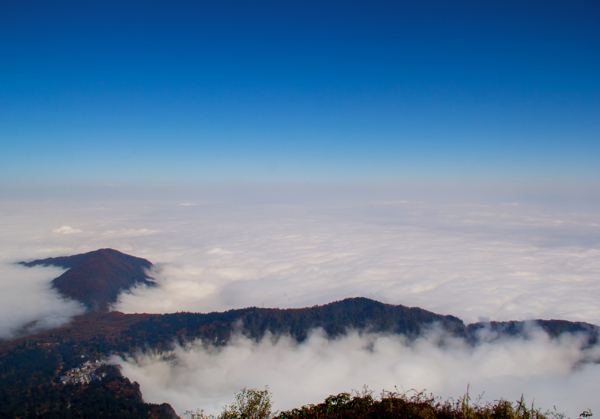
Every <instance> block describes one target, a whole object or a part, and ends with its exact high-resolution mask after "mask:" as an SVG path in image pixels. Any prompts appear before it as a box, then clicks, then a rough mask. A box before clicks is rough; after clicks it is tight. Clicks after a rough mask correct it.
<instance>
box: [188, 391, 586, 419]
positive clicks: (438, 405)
mask: <svg viewBox="0 0 600 419" xmlns="http://www.w3.org/2000/svg"><path fill="white" fill-rule="evenodd" d="M591 416H592V412H591V411H590V410H586V411H584V412H583V413H581V415H580V416H579V419H586V418H589V417H591ZM186 417H188V418H190V419H271V418H272V419H333V418H336V419H366V418H369V419H388V418H389V419H392V418H394V419H397V418H402V419H566V418H565V416H564V414H561V413H557V412H551V411H546V412H543V411H542V410H541V409H539V408H536V407H535V406H534V405H533V403H532V404H531V406H528V405H527V404H526V402H525V399H524V397H521V399H520V400H518V401H516V402H515V403H511V402H509V401H507V400H503V399H500V400H497V401H495V402H493V403H486V404H483V405H480V404H478V403H471V397H470V396H469V393H468V392H467V394H466V395H465V396H463V397H461V398H459V399H458V400H452V399H450V400H447V401H444V402H442V401H440V400H439V399H437V398H435V397H433V396H431V395H429V396H428V395H426V394H425V393H424V392H420V393H418V392H415V391H412V392H404V393H400V392H398V391H395V392H387V391H386V392H383V393H382V394H381V396H380V397H378V398H374V397H373V396H372V392H370V391H367V390H366V389H365V390H363V391H362V392H361V393H357V394H355V395H354V396H351V395H350V394H349V393H340V394H338V395H337V396H329V397H328V398H327V399H325V401H324V402H323V403H321V404H318V405H313V404H309V405H306V406H302V407H301V408H297V409H293V410H289V411H284V412H279V413H277V414H273V413H272V412H271V394H270V392H269V390H268V388H265V390H262V391H260V390H254V389H246V388H244V389H243V390H242V391H241V392H240V393H238V394H236V401H235V402H234V403H232V404H231V405H229V406H225V407H224V410H223V412H221V414H220V415H218V416H214V415H205V414H204V413H203V412H202V411H199V412H197V413H192V412H187V413H186Z"/></svg>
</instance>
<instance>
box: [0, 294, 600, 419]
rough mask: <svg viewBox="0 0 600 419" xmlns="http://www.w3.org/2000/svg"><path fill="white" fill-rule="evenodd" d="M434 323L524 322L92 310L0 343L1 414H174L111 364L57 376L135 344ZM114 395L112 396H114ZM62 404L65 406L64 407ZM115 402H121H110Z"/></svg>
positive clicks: (566, 326) (469, 335)
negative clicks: (105, 370) (94, 376)
mask: <svg viewBox="0 0 600 419" xmlns="http://www.w3.org/2000/svg"><path fill="white" fill-rule="evenodd" d="M530 323H535V324H538V325H539V326H540V327H542V328H543V329H545V330H546V331H547V332H548V333H549V334H550V335H551V336H558V335H560V334H561V333H563V332H580V333H586V334H587V335H588V336H589V338H588V341H589V342H590V343H591V342H596V341H597V337H598V328H597V327H596V326H594V325H590V324H587V323H572V322H566V321H561V320H548V321H543V320H540V321H534V322H530ZM434 324H437V325H440V326H441V327H444V328H445V329H446V330H448V331H449V332H450V333H452V334H454V335H456V336H461V337H464V338H466V339H467V340H468V341H474V340H475V334H476V333H477V332H478V331H481V329H483V328H484V327H487V328H488V329H489V330H491V331H493V332H495V333H497V334H499V335H502V334H504V335H517V334H520V333H524V330H525V329H526V328H527V327H526V325H525V323H523V322H491V323H485V324H484V323H475V324H471V325H468V326H465V325H464V323H463V322H462V321H461V320H460V319H458V318H456V317H453V316H444V315H439V314H435V313H432V312H430V311H427V310H423V309H420V308H409V307H405V306H402V305H390V304H383V303H380V302H378V301H373V300H369V299H366V298H349V299H346V300H343V301H336V302H333V303H330V304H325V305H320V306H314V307H308V308H299V309H274V308H256V307H250V308H243V309H236V310H229V311H225V312H214V313H172V314H123V313H119V312H98V311H96V312H93V311H92V312H89V313H87V314H85V315H82V316H79V317H77V318H75V320H74V321H73V322H72V323H70V324H67V325H65V326H62V327H60V328H57V329H53V330H48V331H46V332H42V333H38V334H36V335H32V336H27V337H22V338H19V339H15V340H12V341H8V342H3V343H0V377H1V380H2V385H1V386H0V418H16V417H29V416H32V415H33V416H36V417H38V416H39V417H47V418H51V417H103V416H89V415H87V414H84V412H89V411H92V410H94V409H101V410H100V411H102V412H105V413H103V415H106V416H105V417H115V418H117V417H127V418H138V417H139V418H142V417H144V418H150V417H152V418H159V417H160V418H169V417H172V410H171V409H170V406H168V405H163V406H155V405H150V404H146V403H144V402H143V400H142V396H141V393H140V392H139V386H138V385H137V383H131V382H130V381H129V380H128V379H126V378H124V377H122V376H121V375H120V373H119V371H118V370H116V369H114V368H113V369H111V370H110V371H109V372H110V374H107V377H106V378H105V379H103V380H101V381H93V382H91V383H88V384H86V385H79V386H75V385H63V384H61V383H60V382H59V379H60V376H61V375H63V374H64V373H65V371H67V370H69V369H71V368H75V367H77V366H78V365H81V364H82V362H84V361H85V360H96V359H103V358H105V357H107V356H108V355H109V354H111V353H116V354H119V353H127V352H132V351H134V350H136V349H139V348H142V349H144V348H154V349H156V350H168V349H170V348H171V347H172V345H173V343H175V342H177V343H185V342H189V341H190V340H193V339H202V340H204V341H205V342H207V343H210V344H214V345H217V346H219V345H224V344H225V343H226V342H227V341H228V339H229V338H230V337H231V335H232V334H233V333H235V332H236V331H237V332H239V333H243V334H245V335H246V336H249V337H251V338H254V339H259V338H260V337H262V336H263V335H264V333H266V332H267V331H268V332H271V333H273V334H276V335H277V334H288V335H290V336H292V337H294V338H296V339H297V340H299V341H302V340H303V339H305V338H306V337H307V336H308V333H309V331H310V330H311V329H314V328H317V327H320V328H322V329H323V330H324V331H325V333H326V334H327V335H328V336H331V337H334V336H337V335H341V334H343V333H345V332H346V331H347V330H348V329H358V330H367V331H372V332H385V333H401V334H405V335H407V336H409V337H410V336H413V337H416V336H418V335H419V333H421V332H422V331H423V330H424V329H426V328H428V327H430V326H432V325H434ZM100 389H101V390H100ZM96 390H98V391H96ZM113 397H114V398H116V399H118V400H116V401H114V403H113V401H111V400H112V399H111V398H113ZM115 403H116V404H115ZM66 406H70V407H69V408H68V409H67V407H66ZM114 406H120V407H119V408H118V409H113V407H114ZM65 409H67V410H65ZM102 409H104V410H102ZM74 412H79V413H74Z"/></svg>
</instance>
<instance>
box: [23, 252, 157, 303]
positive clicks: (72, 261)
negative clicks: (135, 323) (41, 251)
mask: <svg viewBox="0 0 600 419" xmlns="http://www.w3.org/2000/svg"><path fill="white" fill-rule="evenodd" d="M20 264H21V265H24V266H27V267H32V266H39V265H42V266H50V265H51V266H58V267H61V268H67V269H68V271H67V272H65V273H64V274H62V275H61V276H59V277H58V278H55V279H54V280H52V287H53V288H56V289H57V290H58V291H59V292H60V293H61V294H62V295H63V296H65V297H68V298H71V299H74V300H77V301H81V302H82V303H84V304H85V305H86V306H88V308H90V309H92V310H95V311H107V310H108V306H109V304H111V303H114V302H116V301H117V297H118V295H119V294H120V293H121V292H123V291H126V290H129V289H131V288H132V287H133V286H135V285H137V284H146V285H150V286H153V285H154V282H152V281H149V279H152V278H151V277H149V276H148V275H147V274H146V271H147V270H148V269H150V268H151V267H152V266H153V265H152V263H151V262H150V261H148V260H146V259H142V258H137V257H135V256H129V255H126V254H124V253H121V252H119V251H117V250H114V249H100V250H95V251H93V252H89V253H83V254H80V255H74V256H62V257H56V258H48V259H38V260H34V261H33V262H20Z"/></svg>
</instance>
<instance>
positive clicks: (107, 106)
mask: <svg viewBox="0 0 600 419" xmlns="http://www.w3.org/2000/svg"><path fill="white" fill-rule="evenodd" d="M599 162H600V2H598V1H597V0H590V1H560V2H557V1H528V0H519V1H506V0H502V1H499V0H498V1H492V0H490V1H481V0H477V1H448V0H443V1H428V0H419V1H417V0H414V1H348V0H345V1H327V0H321V1H305V0H303V1H281V0H278V1H229V0H219V1H171V2H158V1H148V0H145V1H96V2H85V1H39V2H31V1H22V0H19V1H17V0H4V1H2V2H0V177H1V180H0V182H2V183H3V184H4V185H7V184H8V185H19V184H54V185H61V184H65V185H66V184H72V183H78V184H86V183H89V184H102V183H111V182H112V183H115V182H116V183H124V184H142V185H152V184H153V183H159V182H162V183H165V182H166V183H169V182H172V183H182V182H192V183H193V182H199V183H207V182H208V183H210V182H242V181H243V182H248V181H250V182H314V183H322V182H325V183H327V182H334V183H335V182H391V183H393V182H405V181H411V180H424V179H425V180H428V181H436V180H440V181H444V180H448V179H452V180H456V181H467V182H468V181H498V180H506V181H510V182H521V181H540V182H550V183H551V182H561V181H573V182H580V181H582V182H590V181H591V182H598V181H600V163H599Z"/></svg>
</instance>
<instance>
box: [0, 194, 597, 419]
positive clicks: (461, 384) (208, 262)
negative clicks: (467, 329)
mask: <svg viewBox="0 0 600 419" xmlns="http://www.w3.org/2000/svg"><path fill="white" fill-rule="evenodd" d="M392 198H393V199H390V197H389V196H388V197H386V199H373V197H369V199H365V198H364V197H362V198H361V197H354V196H352V195H351V194H347V196H346V197H345V199H344V200H337V199H321V200H317V201H315V202H312V203H306V202H299V201H293V200H283V201H280V202H277V200H271V201H265V200H262V201H261V200H251V199H241V200H237V201H235V200H234V201H232V200H231V199H221V200H219V199H214V197H212V198H211V199H204V200H203V199H192V200H162V201H157V200H154V201H152V200H149V201H140V200H136V201H132V202H128V201H125V200H119V201H116V200H104V201H102V202H93V201H91V200H87V201H75V202H74V201H68V200H62V201H45V202H40V201H23V202H18V201H16V200H10V201H6V200H5V201H1V202H0V225H1V227H2V231H3V235H2V237H1V239H0V290H1V291H2V293H1V294H0V295H1V297H0V298H2V304H0V318H1V319H2V321H1V322H0V337H4V338H6V337H10V336H12V335H13V334H14V333H15V332H16V331H19V330H22V328H23V327H27V328H28V329H29V330H40V329H43V328H47V327H53V326H56V325H58V324H61V323H64V322H66V321H69V319H70V318H72V316H74V315H76V314H79V313H81V312H82V310H83V308H82V307H81V305H79V304H77V303H74V302H72V301H65V300H63V299H61V298H60V296H59V295H58V294H57V293H56V292H54V291H53V290H52V289H51V288H50V281H51V279H52V278H55V277H56V276H58V275H59V274H60V273H61V272H62V270H60V269H56V268H35V269H32V268H25V267H22V266H19V265H15V262H18V261H21V260H26V261H30V260H33V259H38V258H46V257H52V256H61V255H72V254H77V253H83V252H87V251H91V250H96V249H99V248H106V247H110V248H114V249H117V250H120V251H122V252H125V253H128V254H132V255H134V256H139V257H144V258H147V259H148V260H150V261H151V262H153V263H154V264H155V269H154V270H153V271H152V272H151V273H150V274H151V275H152V276H153V277H154V278H155V280H156V282H157V285H158V286H157V287H154V288H146V287H141V288H138V289H135V290H134V291H133V292H132V293H131V294H123V295H121V297H120V299H119V302H118V303H116V304H115V306H114V309H116V310H119V311H123V312H126V313H134V312H152V313H164V312H176V311H194V312H208V311H215V310H218V311H221V310H227V309H231V308H240V307H248V306H259V307H261V306H264V307H282V308H286V307H304V306H312V305H315V304H325V303H328V302H331V301H334V300H340V299H343V298H346V297H355V296H363V297H369V298H373V299H376V300H379V301H382V302H386V303H391V304H404V305H408V306H419V307H422V308H425V309H427V310H431V311H434V312H437V313H441V314H452V315H455V316H458V317H460V318H461V319H463V320H464V321H465V322H467V323H469V322H474V321H478V320H480V319H492V320H525V319H532V318H544V319H551V318H556V319H565V320H571V321H585V322H589V323H594V324H600V306H599V305H598V304H597V302H598V300H599V297H600V282H599V281H598V276H599V274H600V213H599V212H598V211H595V207H594V206H591V207H590V206H586V207H585V208H584V207H574V208H572V207H565V206H557V205H552V204H547V203H543V202H541V203H540V202H533V203H532V202H525V203H524V202H516V201H514V200H502V199H498V200H497V201H494V200H489V199H488V200H486V202H478V203H461V202H446V203H431V202H428V201H427V200H419V199H404V197H403V196H398V197H392ZM466 202H470V201H466ZM432 333H433V332H432ZM432 336H433V335H428V337H423V339H422V340H421V341H419V342H417V343H408V342H406V341H404V340H403V338H401V337H389V336H388V337H386V336H375V335H364V334H359V333H358V332H356V333H354V334H353V333H350V334H348V335H347V336H343V337H340V338H338V339H336V340H333V341H327V340H326V339H324V338H323V337H322V336H320V335H319V334H318V333H317V332H316V333H315V334H314V335H313V337H311V339H309V340H308V341H307V342H305V343H303V344H301V345H298V344H295V343H293V342H291V341H289V339H286V338H285V337H280V338H268V339H266V340H263V341H261V342H260V343H253V342H250V341H248V340H246V339H245V338H243V337H241V336H240V337H237V338H236V339H234V340H233V341H232V342H230V344H229V345H228V346H227V347H226V348H225V349H220V350H217V349H215V348H212V349H211V348H205V347H203V346H202V345H200V344H199V343H194V342H191V343H190V346H189V347H184V348H176V349H175V350H174V351H175V352H174V355H173V357H172V358H171V359H170V360H169V361H165V360H164V359H163V358H161V357H157V355H152V354H137V355H136V356H135V357H130V358H127V359H125V360H121V361H118V360H117V361H118V362H120V363H121V364H122V365H123V367H124V372H125V374H126V375H127V376H129V377H130V378H131V379H132V380H136V381H138V382H140V384H141V386H142V392H143V394H144V397H145V398H146V399H147V400H149V401H161V402H162V401H166V402H169V403H172V404H173V406H174V407H175V408H176V409H177V410H178V412H179V413H180V414H181V413H183V411H185V409H190V408H192V409H193V408H205V409H207V410H214V409H218V408H219V407H220V406H221V405H222V404H224V403H227V402H229V401H231V400H232V398H233V392H234V391H237V390H239V389H240V388H242V387H244V386H251V387H262V386H264V385H269V386H270V388H271V390H272V391H273V393H274V396H275V402H276V406H277V407H278V408H290V407H294V406H299V405H300V404H303V403H318V402H319V401H322V399H323V398H324V397H326V396H327V395H329V394H334V393H336V392H341V391H349V390H351V389H352V388H362V386H363V385H369V386H370V387H371V388H372V389H374V390H376V391H378V390H380V389H383V388H385V389H388V390H393V387H394V386H395V385H397V386H402V387H403V388H404V389H410V388H416V389H419V390H421V389H427V390H428V391H432V392H434V393H435V394H436V395H440V396H444V397H446V396H454V397H457V396H460V395H461V394H462V393H464V391H465V390H466V386H467V384H469V383H470V384H471V385H472V386H473V388H474V391H475V392H477V393H479V392H482V391H485V392H486V395H487V396H486V397H490V398H492V399H493V398H497V397H500V396H504V397H513V398H518V396H520V394H521V393H525V394H526V396H530V395H531V397H532V398H533V397H535V400H536V403H538V402H539V404H540V405H542V406H544V407H548V408H552V405H554V404H556V405H557V408H558V409H559V410H560V409H562V410H569V411H570V414H571V415H572V416H576V415H578V414H579V413H580V412H574V410H576V409H579V408H581V409H584V408H588V407H591V408H592V409H593V408H594V407H595V406H593V405H592V404H591V403H590V402H591V400H593V399H594V398H593V397H588V394H590V393H589V392H588V391H594V392H595V393H594V394H598V390H600V388H598V385H597V384H595V383H596V382H600V380H598V378H600V377H599V375H598V372H599V371H598V369H597V366H596V365H595V364H590V363H583V364H582V363H580V361H581V360H580V359H579V358H580V357H582V356H583V357H584V358H585V357H588V355H589V354H587V355H583V352H582V351H581V350H580V349H579V343H578V342H579V341H578V340H577V338H576V337H569V338H565V340H564V341H561V342H559V343H557V342H551V341H549V340H548V339H547V338H546V337H544V336H543V335H540V334H533V335H532V336H530V338H529V339H525V340H523V339H521V340H516V341H506V342H505V341H497V342H495V343H489V342H482V343H481V344H479V345H477V346H476V347H475V348H474V349H472V348H467V347H466V346H465V345H464V344H463V343H460V342H458V343H456V345H455V346H453V347H446V346H445V347H444V349H441V348H440V347H439V346H438V345H436V344H435V338H434V337H432ZM365 342H366V343H365ZM419 345H420V346H419ZM369 348H371V349H369ZM372 348H380V349H377V350H373V349H372ZM386 348H387V349H386ZM266 353H271V356H270V357H267V356H265V354H266ZM483 354H485V356H484V355H483ZM263 356H264V358H262V357H263ZM303 357H304V358H303ZM588 358H589V357H588ZM588 358H586V359H588ZM236 360H239V361H236ZM266 360H271V362H274V365H273V366H270V367H269V366H267V364H265V363H266V362H267V361H266ZM117 361H115V362H117ZM234 361H235V362H242V364H239V365H238V364H236V363H235V362H234ZM538 361H539V362H538ZM261 363H262V364H261ZM207 365H212V366H211V367H210V368H208V367H207ZM236 365H238V367H237V368H236V367H235V366H236ZM244 365H246V367H245V368H242V367H243V366H244ZM260 365H263V367H262V371H263V374H262V375H261V374H258V372H259V371H260V369H259V368H260V367H259V366H260ZM286 366H289V369H286V368H287V367H286ZM319 366H321V367H319ZM325 366H327V368H325ZM254 368H256V370H255V369H254ZM219 376H222V377H226V379H225V378H223V379H222V380H221V381H218V380H217V381H215V379H214V377H219ZM207 377H208V378H207ZM210 377H213V378H210ZM209 378H210V379H209ZM207 380H208V381H211V380H212V381H213V382H214V383H217V382H218V383H219V384H218V385H217V384H214V385H213V386H212V387H210V388H213V389H214V390H211V391H212V392H211V391H208V390H207V388H208V387H206V386H208V385H209V384H207V383H206V382H205V381H207ZM308 382H311V383H322V384H319V385H316V384H312V385H311V386H308V385H305V384H303V383H308ZM590 389H591V390H590ZM561 394H562V395H563V396H564V397H563V398H562V399H561V398H560V397H559V396H560V395H561ZM542 400H544V403H543V404H542ZM563 400H564V404H561V403H563ZM569 400H570V401H571V402H569ZM549 403H550V404H549ZM598 407H599V408H600V405H599V406H598ZM182 409H183V411H182Z"/></svg>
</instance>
